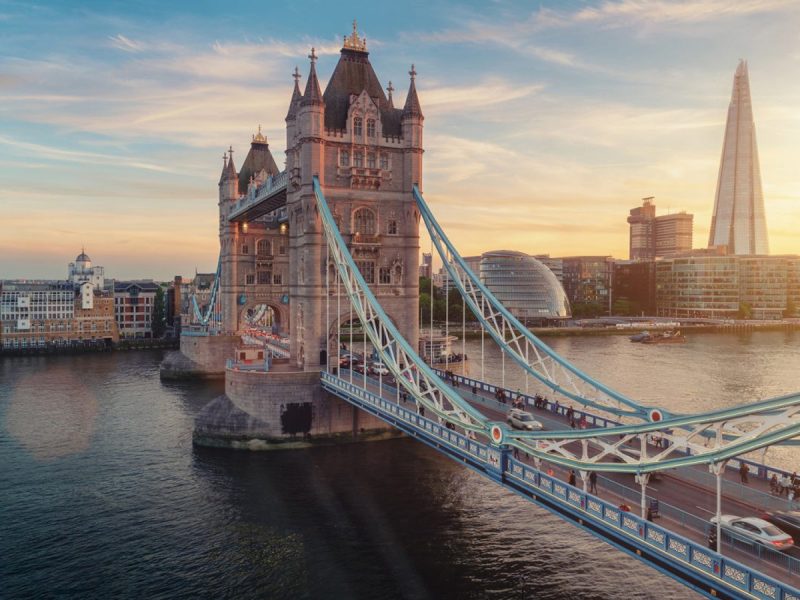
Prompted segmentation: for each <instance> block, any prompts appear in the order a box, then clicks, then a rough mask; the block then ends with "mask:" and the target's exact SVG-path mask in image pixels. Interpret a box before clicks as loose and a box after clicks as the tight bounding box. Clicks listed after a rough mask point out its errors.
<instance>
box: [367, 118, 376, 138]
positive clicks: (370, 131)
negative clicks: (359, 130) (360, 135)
mask: <svg viewBox="0 0 800 600" xmlns="http://www.w3.org/2000/svg"><path fill="white" fill-rule="evenodd" d="M367 136H368V137H375V119H367Z"/></svg>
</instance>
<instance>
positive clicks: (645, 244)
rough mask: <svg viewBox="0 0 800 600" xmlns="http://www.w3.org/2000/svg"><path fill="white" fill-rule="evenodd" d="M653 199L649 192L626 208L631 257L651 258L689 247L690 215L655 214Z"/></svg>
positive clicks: (692, 218)
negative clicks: (639, 204)
mask: <svg viewBox="0 0 800 600" xmlns="http://www.w3.org/2000/svg"><path fill="white" fill-rule="evenodd" d="M653 200H654V198H653V197H652V196H651V197H649V198H643V199H642V206H638V207H636V208H632V209H631V210H630V214H629V216H628V223H629V224H630V243H629V257H630V259H631V260H653V259H654V258H661V257H664V256H673V255H675V254H680V253H682V252H689V251H690V250H691V249H692V225H693V222H694V215H690V214H688V213H686V212H679V213H673V214H669V215H661V216H659V217H657V216H656V205H655V204H654V202H653Z"/></svg>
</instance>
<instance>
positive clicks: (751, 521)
mask: <svg viewBox="0 0 800 600" xmlns="http://www.w3.org/2000/svg"><path fill="white" fill-rule="evenodd" d="M711 524H712V525H713V526H715V527H716V525H717V517H712V518H711ZM720 525H721V527H722V529H723V530H724V531H726V532H727V533H729V534H731V535H732V536H734V537H736V538H738V539H741V540H745V541H748V542H753V543H756V544H761V545H762V546H765V547H767V548H771V549H773V550H789V549H791V548H792V547H793V546H794V540H793V539H792V536H790V535H789V534H787V533H784V532H783V531H781V530H780V529H778V528H777V527H775V525H773V524H772V523H770V522H769V521H765V520H764V519H759V518H758V517H736V516H734V515H722V516H721V517H720Z"/></svg>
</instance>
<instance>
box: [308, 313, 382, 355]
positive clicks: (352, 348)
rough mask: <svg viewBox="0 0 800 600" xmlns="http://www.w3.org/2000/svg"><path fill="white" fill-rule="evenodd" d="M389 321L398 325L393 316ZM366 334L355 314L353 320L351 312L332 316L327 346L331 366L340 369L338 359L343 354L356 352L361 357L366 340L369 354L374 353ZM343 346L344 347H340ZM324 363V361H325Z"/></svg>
mask: <svg viewBox="0 0 800 600" xmlns="http://www.w3.org/2000/svg"><path fill="white" fill-rule="evenodd" d="M389 319H390V320H391V321H392V323H394V324H395V325H397V321H396V320H395V319H394V317H393V316H392V315H389ZM351 325H352V328H353V343H352V344H351V343H350V326H351ZM340 326H341V328H342V333H341V341H340V338H339V335H338V330H339V327H340ZM365 336H366V333H365V332H364V329H363V328H362V327H361V321H360V320H359V318H358V315H356V314H355V312H354V313H353V315H352V320H351V316H350V311H349V310H348V311H347V312H342V314H341V315H339V317H338V318H336V317H335V315H331V321H330V327H329V329H328V344H327V356H328V357H330V366H331V367H332V368H333V367H338V366H339V365H338V358H339V357H340V356H341V355H342V353H349V352H354V353H356V354H359V355H361V354H362V353H363V351H364V340H365V339H366V347H367V354H370V353H371V352H372V348H373V344H372V340H370V339H369V337H365ZM340 344H342V345H340ZM323 363H324V361H323Z"/></svg>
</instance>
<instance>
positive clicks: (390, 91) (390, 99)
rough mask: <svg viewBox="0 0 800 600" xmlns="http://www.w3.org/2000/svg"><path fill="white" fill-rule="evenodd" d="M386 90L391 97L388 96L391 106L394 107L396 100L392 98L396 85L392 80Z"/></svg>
mask: <svg viewBox="0 0 800 600" xmlns="http://www.w3.org/2000/svg"><path fill="white" fill-rule="evenodd" d="M386 91H387V92H389V97H388V98H387V100H388V102H389V108H394V101H393V100H392V92H393V91H394V86H393V85H392V82H391V81H390V82H389V85H387V86H386Z"/></svg>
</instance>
